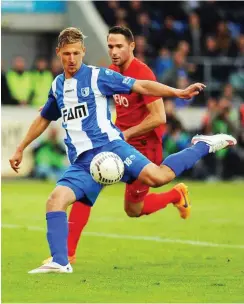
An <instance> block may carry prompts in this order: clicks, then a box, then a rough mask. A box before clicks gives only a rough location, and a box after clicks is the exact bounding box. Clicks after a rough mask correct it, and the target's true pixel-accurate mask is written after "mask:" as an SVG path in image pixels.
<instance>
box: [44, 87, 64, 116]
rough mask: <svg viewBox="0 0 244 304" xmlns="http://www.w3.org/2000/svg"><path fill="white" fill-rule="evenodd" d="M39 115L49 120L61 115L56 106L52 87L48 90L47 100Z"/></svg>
mask: <svg viewBox="0 0 244 304" xmlns="http://www.w3.org/2000/svg"><path fill="white" fill-rule="evenodd" d="M41 116H42V117H43V118H46V119H47V120H50V121H52V120H58V119H59V118H60V117H61V112H60V110H59V108H58V105H57V101H56V98H55V96H54V93H53V90H52V88H51V89H50V91H49V94H48V100H47V102H46V103H45V105H44V107H43V109H42V111H41Z"/></svg>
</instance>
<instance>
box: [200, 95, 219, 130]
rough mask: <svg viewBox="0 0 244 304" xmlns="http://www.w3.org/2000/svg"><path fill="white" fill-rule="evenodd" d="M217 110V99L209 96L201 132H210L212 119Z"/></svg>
mask: <svg viewBox="0 0 244 304" xmlns="http://www.w3.org/2000/svg"><path fill="white" fill-rule="evenodd" d="M216 112H217V100H216V99H215V98H213V97H209V98H208V100H207V111H206V113H205V114H204V115H203V118H202V125H201V131H200V133H201V134H205V135H211V134H212V120H213V118H214V117H215V115H216Z"/></svg>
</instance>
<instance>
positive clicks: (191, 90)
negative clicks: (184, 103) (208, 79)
mask: <svg viewBox="0 0 244 304" xmlns="http://www.w3.org/2000/svg"><path fill="white" fill-rule="evenodd" d="M204 88H206V86H205V84H203V83H199V82H197V83H194V84H191V85H190V86H189V87H187V88H186V89H184V90H180V93H179V96H178V97H180V98H183V99H191V98H192V97H194V96H196V95H198V94H199V93H200V92H201V91H202V90H203V89H204Z"/></svg>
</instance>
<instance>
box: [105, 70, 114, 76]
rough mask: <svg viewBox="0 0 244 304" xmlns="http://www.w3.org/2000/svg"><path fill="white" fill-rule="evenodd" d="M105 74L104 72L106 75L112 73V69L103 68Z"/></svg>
mask: <svg viewBox="0 0 244 304" xmlns="http://www.w3.org/2000/svg"><path fill="white" fill-rule="evenodd" d="M105 74H106V75H112V74H113V71H112V70H108V69H106V70H105Z"/></svg>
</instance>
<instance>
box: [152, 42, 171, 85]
mask: <svg viewBox="0 0 244 304" xmlns="http://www.w3.org/2000/svg"><path fill="white" fill-rule="evenodd" d="M172 65H173V61H172V57H171V53H170V51H169V49H167V48H164V47H162V48H161V49H160V51H159V56H158V57H157V59H156V61H155V68H154V70H155V74H156V77H157V78H158V79H160V78H162V77H163V75H164V73H165V72H166V71H167V70H169V69H170V68H171V67H172Z"/></svg>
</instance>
